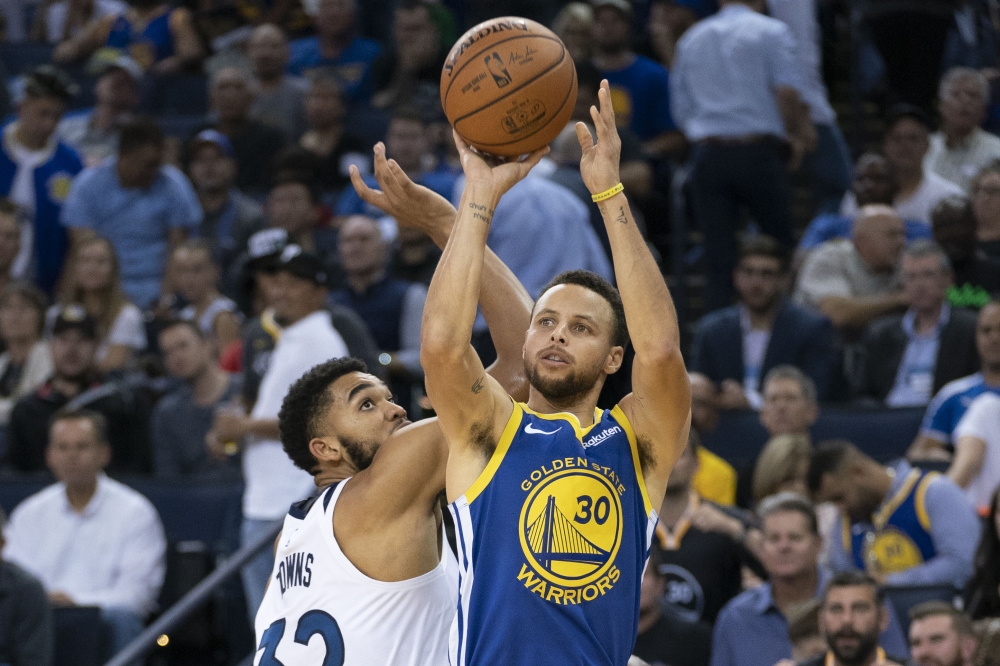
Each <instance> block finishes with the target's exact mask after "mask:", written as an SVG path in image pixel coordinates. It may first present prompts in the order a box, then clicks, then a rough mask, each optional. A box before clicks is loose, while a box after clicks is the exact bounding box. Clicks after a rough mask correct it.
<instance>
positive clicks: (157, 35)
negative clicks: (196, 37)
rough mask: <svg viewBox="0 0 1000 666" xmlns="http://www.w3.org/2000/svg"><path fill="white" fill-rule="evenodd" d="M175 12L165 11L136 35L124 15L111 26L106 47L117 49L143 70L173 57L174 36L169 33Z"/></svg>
mask: <svg viewBox="0 0 1000 666" xmlns="http://www.w3.org/2000/svg"><path fill="white" fill-rule="evenodd" d="M174 11H175V10H173V9H171V10H169V11H166V12H164V13H162V14H160V15H159V16H157V17H156V18H154V19H153V20H151V21H150V22H149V23H147V24H146V27H145V28H143V29H142V32H140V33H137V32H136V31H135V27H134V26H133V25H132V22H131V21H129V20H128V18H126V17H125V15H124V14H122V15H121V16H119V17H118V18H116V19H115V21H114V23H112V24H111V31H110V32H109V33H108V40H107V43H106V45H107V46H110V47H111V48H116V49H119V50H121V51H123V52H125V53H126V54H128V55H129V56H131V57H132V59H134V60H135V61H136V62H138V63H139V64H140V65H141V66H142V68H143V69H147V68H148V67H149V66H150V65H152V64H153V63H157V62H160V61H161V60H164V59H166V58H169V57H170V56H172V55H174V36H173V33H171V32H170V19H171V17H172V16H173V13H174Z"/></svg>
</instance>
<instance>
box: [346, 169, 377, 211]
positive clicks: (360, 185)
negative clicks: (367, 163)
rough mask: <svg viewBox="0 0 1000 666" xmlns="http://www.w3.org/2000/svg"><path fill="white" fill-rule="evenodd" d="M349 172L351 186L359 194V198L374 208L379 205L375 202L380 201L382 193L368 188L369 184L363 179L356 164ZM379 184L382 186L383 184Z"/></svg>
mask: <svg viewBox="0 0 1000 666" xmlns="http://www.w3.org/2000/svg"><path fill="white" fill-rule="evenodd" d="M347 170H348V174H349V175H350V177H351V185H353V186H354V191H355V192H357V193H358V196H359V197H361V198H362V200H364V201H366V202H368V203H370V204H372V205H373V206H375V205H377V204H376V203H375V202H376V201H377V200H378V199H379V197H380V196H381V195H382V193H381V192H378V191H376V190H373V189H372V188H370V187H368V184H367V183H366V182H365V181H364V179H363V178H362V177H361V171H360V170H359V169H358V167H357V166H355V165H354V164H352V165H351V166H349V167H348V169H347ZM379 184H380V185H381V183H379Z"/></svg>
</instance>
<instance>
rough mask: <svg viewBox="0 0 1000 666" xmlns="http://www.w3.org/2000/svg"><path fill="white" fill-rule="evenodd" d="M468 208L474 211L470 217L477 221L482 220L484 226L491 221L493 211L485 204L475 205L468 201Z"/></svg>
mask: <svg viewBox="0 0 1000 666" xmlns="http://www.w3.org/2000/svg"><path fill="white" fill-rule="evenodd" d="M469 208H471V209H472V210H473V211H475V212H473V213H472V217H473V218H475V219H477V220H482V221H483V222H485V223H486V224H489V223H490V221H491V220H492V219H493V209H492V208H490V207H489V206H487V205H485V204H477V203H472V202H471V201H470V202H469Z"/></svg>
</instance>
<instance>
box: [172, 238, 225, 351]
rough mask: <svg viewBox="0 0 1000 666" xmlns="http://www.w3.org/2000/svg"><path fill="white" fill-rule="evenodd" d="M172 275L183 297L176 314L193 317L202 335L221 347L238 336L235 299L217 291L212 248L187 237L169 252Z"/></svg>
mask: <svg viewBox="0 0 1000 666" xmlns="http://www.w3.org/2000/svg"><path fill="white" fill-rule="evenodd" d="M173 269H174V275H175V277H176V280H177V288H178V291H180V294H181V296H183V297H184V300H186V301H187V303H188V305H187V306H186V307H184V308H183V309H182V310H181V311H180V313H178V314H179V316H180V318H181V319H187V320H189V321H194V322H196V323H197V324H198V328H200V329H201V331H202V333H204V334H205V335H206V336H208V337H211V338H214V339H216V340H218V342H219V349H225V348H226V347H227V346H228V345H229V344H230V343H232V342H233V341H235V340H238V339H239V337H240V317H239V315H238V314H237V312H236V303H234V302H233V301H232V300H230V299H228V298H226V297H225V296H223V295H222V294H220V293H219V290H218V289H217V288H216V285H218V283H219V267H218V265H216V264H215V263H214V262H213V261H212V248H211V246H210V245H209V244H208V243H206V242H205V241H203V240H191V241H187V242H186V243H184V244H183V245H181V246H180V247H178V248H177V249H176V250H174V256H173Z"/></svg>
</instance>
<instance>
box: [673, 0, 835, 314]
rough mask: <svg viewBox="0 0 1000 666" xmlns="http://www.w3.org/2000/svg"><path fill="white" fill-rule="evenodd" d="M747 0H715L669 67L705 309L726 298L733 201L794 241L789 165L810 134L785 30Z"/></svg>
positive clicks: (811, 139) (806, 147)
mask: <svg viewBox="0 0 1000 666" xmlns="http://www.w3.org/2000/svg"><path fill="white" fill-rule="evenodd" d="M753 1H754V3H755V5H756V6H759V7H760V8H761V9H763V6H762V3H761V2H757V1H756V0H753ZM750 2H751V0H724V2H722V3H721V6H722V9H721V10H720V11H719V13H718V14H716V15H715V16H712V17H710V18H707V19H705V20H703V21H701V22H699V23H698V24H696V25H695V26H694V27H693V28H691V29H690V30H688V31H687V33H685V35H684V37H683V38H682V39H681V41H680V43H679V44H678V45H677V53H676V57H675V59H674V68H673V70H672V80H671V87H670V92H671V108H672V110H673V117H674V120H676V121H677V124H678V125H679V126H680V127H681V130H682V131H683V132H684V135H685V136H686V137H687V140H688V141H690V142H691V143H693V144H695V147H694V151H693V153H692V161H693V166H694V168H693V171H692V173H691V179H690V189H691V197H692V203H693V209H694V218H695V220H696V221H697V224H698V227H699V228H700V229H701V231H702V233H703V234H704V237H705V262H706V273H707V278H708V287H707V292H706V307H707V309H708V310H717V309H719V308H723V307H726V306H728V305H731V304H732V294H733V288H732V272H733V267H734V266H735V264H736V250H737V248H736V232H737V230H738V226H739V223H740V215H739V208H740V206H741V205H745V206H747V207H748V208H749V210H750V214H751V216H752V217H753V218H754V220H756V222H757V224H758V225H760V227H761V228H762V229H763V231H764V232H765V233H768V234H770V235H771V236H773V237H774V238H776V239H777V240H778V242H780V243H781V244H782V245H784V246H785V247H789V248H791V247H792V246H793V245H794V243H793V240H792V234H791V212H790V208H789V197H790V196H791V184H790V177H789V167H791V168H792V169H795V168H797V167H798V165H799V164H800V163H801V161H802V159H803V157H804V156H805V154H806V153H807V152H809V151H810V150H812V148H813V146H814V145H815V143H816V130H815V128H814V127H813V124H812V121H811V120H810V119H809V112H808V107H807V106H806V105H805V104H804V103H803V102H802V97H801V95H802V87H803V86H802V82H801V76H800V74H799V65H798V63H796V61H795V39H794V37H793V36H792V33H791V31H790V30H789V29H788V26H786V25H785V24H784V23H782V22H781V21H778V20H777V19H772V18H769V17H766V16H763V15H761V14H759V13H757V12H756V11H754V9H752V8H751V5H750ZM789 147H790V149H791V158H790V160H789V158H788V155H787V151H788V148H789Z"/></svg>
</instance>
